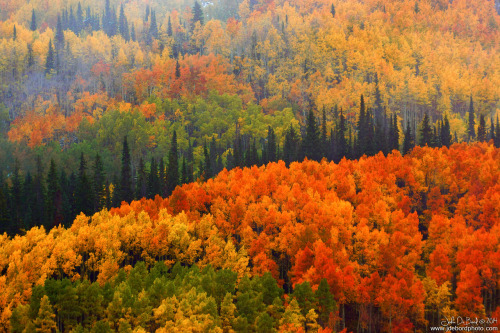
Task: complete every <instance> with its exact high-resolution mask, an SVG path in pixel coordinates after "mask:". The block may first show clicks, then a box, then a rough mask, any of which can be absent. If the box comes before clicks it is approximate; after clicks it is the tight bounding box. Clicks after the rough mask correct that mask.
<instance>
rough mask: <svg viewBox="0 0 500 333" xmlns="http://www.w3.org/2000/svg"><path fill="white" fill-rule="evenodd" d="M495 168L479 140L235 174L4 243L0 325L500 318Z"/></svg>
mask: <svg viewBox="0 0 500 333" xmlns="http://www.w3.org/2000/svg"><path fill="white" fill-rule="evenodd" d="M499 159H500V153H499V149H497V148H494V147H493V146H492V145H487V144H485V143H476V144H474V145H470V146H469V145H467V144H454V145H452V146H451V147H450V148H447V147H443V148H430V147H424V148H420V147H416V148H415V149H413V151H412V152H411V153H410V154H407V155H406V156H402V155H401V154H400V153H399V152H393V153H391V154H389V155H388V156H387V157H384V156H383V155H382V154H377V155H376V156H373V157H363V158H361V159H360V160H358V161H350V160H345V159H344V160H342V161H341V162H340V163H339V164H335V163H332V162H326V161H322V162H321V163H318V162H315V161H310V160H307V161H304V162H301V163H297V162H294V163H291V164H290V167H289V168H287V167H286V166H285V163H284V162H278V163H270V164H268V165H267V166H265V167H264V166H262V167H260V168H259V167H256V166H253V167H251V168H243V169H241V168H236V169H233V170H231V171H223V172H221V173H220V174H219V175H218V176H217V177H215V178H214V179H210V180H208V181H207V182H193V183H189V184H185V185H183V186H182V187H177V188H176V189H175V190H174V192H173V193H172V195H171V196H170V197H169V198H165V199H162V198H161V197H159V196H158V197H156V198H155V199H154V200H152V199H146V198H142V199H141V200H139V201H133V202H131V203H123V204H122V205H121V206H120V207H118V208H113V209H111V210H110V211H107V210H104V211H101V212H99V213H97V214H95V215H93V216H92V217H91V218H90V217H86V216H85V215H83V214H82V215H79V216H78V217H77V218H76V219H75V221H74V222H73V224H72V226H71V227H69V228H67V229H65V228H63V227H56V228H53V229H51V230H50V231H48V232H46V231H45V229H44V228H43V227H35V228H33V229H31V230H28V231H27V232H26V234H25V235H24V236H16V237H13V238H10V237H8V236H7V235H5V234H4V235H3V236H1V237H0V249H2V251H0V272H2V275H1V276H0V287H1V288H0V309H1V311H2V315H1V316H0V318H1V321H0V325H2V326H1V327H3V328H7V327H9V325H13V326H12V327H14V326H15V325H17V326H15V327H19V325H24V324H26V325H27V324H30V325H35V327H36V325H39V323H40V321H42V320H46V321H47V322H49V323H52V324H51V325H56V327H59V328H60V329H63V331H69V327H71V328H75V327H77V326H81V328H80V329H84V330H85V329H89V328H91V327H92V328H93V329H94V330H95V329H96V328H95V327H94V326H95V325H99V326H100V325H104V326H106V327H108V326H109V328H110V329H117V328H118V327H119V325H120V318H122V319H123V320H122V321H125V322H123V323H121V325H124V326H123V327H125V326H126V327H129V326H128V325H130V327H131V328H133V329H139V328H142V329H144V330H150V329H151V328H153V327H154V328H158V329H160V328H161V327H164V328H165V329H166V330H167V331H169V330H172V329H174V328H177V329H180V328H182V327H184V326H182V325H184V324H186V325H187V324H188V323H187V322H184V321H183V320H179V321H177V320H176V318H177V315H175V316H174V313H177V314H178V315H180V313H181V312H182V313H183V314H184V316H186V313H191V312H190V311H201V312H197V314H199V315H202V316H203V318H205V319H206V321H205V320H203V321H201V319H200V321H198V322H199V323H201V322H203V323H204V324H206V325H209V326H210V325H215V326H218V327H221V328H222V329H223V330H224V327H227V328H229V327H231V328H232V329H234V330H244V327H248V329H249V330H257V331H260V330H261V328H260V327H261V325H263V326H262V327H272V328H274V329H278V328H279V329H281V330H282V331H297V330H299V329H300V328H302V329H303V330H310V331H316V330H317V328H319V327H320V328H321V329H327V331H328V329H333V330H337V331H341V330H342V329H344V327H345V328H346V329H347V330H348V331H358V332H368V331H370V330H371V331H382V332H390V331H395V330H401V331H410V330H411V331H417V332H418V331H420V332H425V331H428V327H429V326H436V325H438V324H439V322H440V321H441V320H442V316H443V315H445V316H447V317H451V316H454V315H455V316H456V315H459V314H460V315H464V316H469V317H476V316H477V317H478V318H490V317H496V316H498V315H499V311H500V310H499V309H500V307H499V306H500V304H498V297H497V295H498V292H499V290H498V285H497V283H496V281H497V280H498V274H499V273H500V272H499V268H498V260H496V258H498V255H499V254H498V244H499V239H500V238H499V232H500V229H499V227H500V225H499V223H498V222H499V221H500V208H499V207H500V202H499V199H500V197H499V196H498V193H499V190H500V188H499V182H498V179H499V174H500V169H499V166H500V163H499V161H500V160H499ZM479 166H481V167H479ZM195 266H196V267H195ZM132 267H134V268H132ZM188 267H189V268H188ZM120 268H123V270H120ZM269 273H270V274H269ZM148 274H149V275H148ZM186 274H187V275H189V278H188V280H189V281H192V282H191V283H194V284H195V285H193V286H192V287H190V285H189V283H188V284H186V283H187V280H183V279H184V277H185V276H187V275H186ZM138 276H140V278H139V277H138ZM218 276H219V277H218ZM245 276H249V277H250V279H248V278H246V277H245ZM143 277H144V278H143ZM71 281H73V282H71ZM155 281H156V282H155ZM182 281H185V282H182ZM199 281H201V282H199ZM211 281H212V282H211ZM235 281H236V282H235ZM264 281H267V282H264ZM197 283H201V285H197ZM221 283H222V284H224V285H226V286H227V285H228V284H229V286H231V287H230V288H229V289H230V290H229V289H224V288H225V287H222V286H220V284H221ZM263 284H266V285H268V287H264V286H263ZM35 285H36V287H35ZM177 286H181V287H177ZM183 286H186V288H187V289H183V288H184V287H183ZM197 286H198V287H197ZM233 286H234V287H233ZM278 286H279V287H278ZM233 288H234V289H233ZM223 289H224V290H227V292H229V294H230V295H229V296H227V297H226V295H227V292H226V291H224V290H223ZM247 292H248V293H249V294H248V295H244V294H245V293H247ZM268 292H269V293H270V294H269V295H268V294H267V293H268ZM155 293H160V294H161V295H164V296H158V295H157V294H155ZM162 293H163V294H162ZM271 294H272V295H271ZM329 294H331V295H332V297H333V299H331V298H330V296H329ZM75 295H77V296H78V297H77V300H75ZM92 295H93V296H92ZM99 295H101V296H99ZM128 295H130V296H128ZM155 295H156V296H155ZM188 295H189V296H188ZM266 295H267V296H266ZM174 296H175V299H174ZM87 297H91V299H96V301H89V302H91V303H92V304H93V305H92V308H93V306H94V304H99V306H101V308H102V311H99V312H98V313H96V312H95V311H94V310H92V309H90V308H88V307H87V306H86V305H85V304H86V303H80V301H78V300H81V302H84V301H85V299H87ZM92 297H93V298H92ZM162 297H163V298H162ZM186 297H188V299H191V300H192V301H189V302H188V301H187V300H186V299H185V298H186ZM198 298H200V299H199V301H194V300H193V299H198ZM276 298H278V300H277V299H276ZM160 299H162V300H165V299H167V300H169V301H168V302H167V303H162V301H160ZM65 302H73V303H76V304H79V307H76V308H75V307H72V306H71V307H66V306H65V305H64V304H66V303H65ZM124 302H125V303H124ZM126 302H132V303H126ZM73 303H72V304H73ZM183 303H186V304H191V306H192V305H193V304H207V307H205V308H203V307H202V308H200V309H199V310H195V309H191V310H189V308H185V307H182V306H183V305H182V304H183ZM42 304H44V305H43V306H42ZM162 304H163V307H162ZM208 304H211V305H210V306H209V307H208ZM172 306H173V307H174V308H172V309H170V308H168V307H172ZM177 306H179V307H180V308H179V309H181V310H182V311H179V309H178V308H177ZM186 306H187V305H186ZM273 306H278V307H279V310H277V309H276V308H274V307H273ZM165 307H166V308H165ZM42 308H43V310H40V309H42ZM69 309H71V311H73V310H74V312H71V313H68V312H64V311H70V310H69ZM169 309H170V310H169ZM210 309H211V310H210ZM223 309H224V310H223ZM230 309H233V310H230ZM93 311H94V312H93ZM186 311H187V312H186ZM276 311H277V312H276ZM228 312H229V313H230V312H232V314H233V315H234V318H232V317H231V318H227V317H225V316H228ZM193 313H194V312H193ZM155 316H160V317H155ZM172 316H173V317H172ZM238 317H239V319H238ZM264 317H265V318H264ZM269 317H270V318H269ZM155 318H157V319H158V318H159V319H158V320H156V319H155ZM179 318H180V317H179ZM182 318H184V317H182ZM259 318H260V319H259ZM285 318H286V319H285ZM37 322H38V324H37ZM308 323H309V324H310V325H316V326H314V327H309V326H308ZM192 324H194V323H192ZM241 325H243V326H241ZM287 325H290V326H287ZM318 326H319V327H318ZM210 327H213V326H210ZM287 327H288V328H287ZM160 332H162V331H161V330H160Z"/></svg>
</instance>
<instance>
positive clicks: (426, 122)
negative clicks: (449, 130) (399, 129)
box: [418, 112, 433, 147]
mask: <svg viewBox="0 0 500 333" xmlns="http://www.w3.org/2000/svg"><path fill="white" fill-rule="evenodd" d="M432 136H433V132H432V127H431V124H430V118H429V115H428V114H427V112H426V113H425V114H424V118H423V119H422V123H421V125H420V138H419V140H418V145H419V146H422V147H424V146H426V145H427V146H429V147H432Z"/></svg>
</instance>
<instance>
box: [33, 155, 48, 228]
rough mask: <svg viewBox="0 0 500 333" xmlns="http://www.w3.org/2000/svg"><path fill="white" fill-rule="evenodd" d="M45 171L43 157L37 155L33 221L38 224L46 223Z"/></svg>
mask: <svg viewBox="0 0 500 333" xmlns="http://www.w3.org/2000/svg"><path fill="white" fill-rule="evenodd" d="M44 178H45V177H44V172H43V166H42V158H41V157H40V156H37V158H36V173H35V177H34V179H33V191H34V193H33V194H34V202H33V223H34V225H37V226H42V225H46V224H45V221H46V211H45V208H46V206H45V203H46V195H47V194H46V187H45V180H44Z"/></svg>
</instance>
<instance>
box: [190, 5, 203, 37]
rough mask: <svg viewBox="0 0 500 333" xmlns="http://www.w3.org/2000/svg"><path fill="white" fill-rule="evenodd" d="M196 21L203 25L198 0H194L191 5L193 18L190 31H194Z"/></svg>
mask: <svg viewBox="0 0 500 333" xmlns="http://www.w3.org/2000/svg"><path fill="white" fill-rule="evenodd" d="M196 22H200V25H202V26H203V23H204V19H203V10H202V9H201V6H200V4H199V2H198V0H196V1H195V2H194V6H193V20H192V21H191V32H193V31H194V28H195V27H196Z"/></svg>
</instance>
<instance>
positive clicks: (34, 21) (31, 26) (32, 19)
mask: <svg viewBox="0 0 500 333" xmlns="http://www.w3.org/2000/svg"><path fill="white" fill-rule="evenodd" d="M30 30H31V31H35V30H36V15H35V9H32V10H31V24H30Z"/></svg>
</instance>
